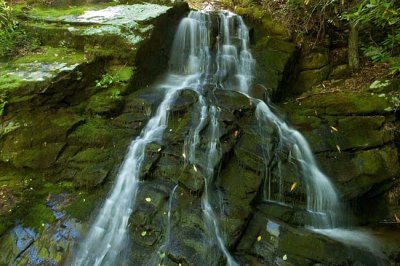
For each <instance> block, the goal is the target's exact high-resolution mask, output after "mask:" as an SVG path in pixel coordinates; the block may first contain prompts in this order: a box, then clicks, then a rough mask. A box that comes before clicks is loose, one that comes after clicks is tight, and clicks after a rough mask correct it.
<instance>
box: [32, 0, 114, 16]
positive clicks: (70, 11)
mask: <svg viewBox="0 0 400 266" xmlns="http://www.w3.org/2000/svg"><path fill="white" fill-rule="evenodd" d="M109 5H110V4H108V5H106V4H101V3H98V4H96V5H81V6H68V7H67V8H48V7H38V6H36V7H34V8H32V9H31V10H30V11H29V12H28V16H30V17H35V18H41V19H50V20H51V19H54V20H56V19H57V18H61V17H65V16H79V15H82V14H83V13H85V12H86V11H88V10H99V9H102V8H104V7H106V6H109Z"/></svg>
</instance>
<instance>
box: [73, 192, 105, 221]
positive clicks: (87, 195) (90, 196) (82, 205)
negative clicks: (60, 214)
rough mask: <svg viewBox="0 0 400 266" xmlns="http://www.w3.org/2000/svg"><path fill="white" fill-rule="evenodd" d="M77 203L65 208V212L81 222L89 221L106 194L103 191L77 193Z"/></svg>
mask: <svg viewBox="0 0 400 266" xmlns="http://www.w3.org/2000/svg"><path fill="white" fill-rule="evenodd" d="M75 193H76V197H75V201H74V202H73V203H72V204H70V205H69V206H67V207H66V208H65V212H66V213H67V214H68V215H71V216H72V217H73V218H76V219H78V220H80V221H87V220H88V219H89V217H90V215H91V214H92V211H93V209H94V208H95V206H96V205H97V204H99V203H100V202H99V200H100V199H101V197H102V196H103V194H104V191H103V190H102V189H96V190H92V191H90V192H88V191H76V192H75Z"/></svg>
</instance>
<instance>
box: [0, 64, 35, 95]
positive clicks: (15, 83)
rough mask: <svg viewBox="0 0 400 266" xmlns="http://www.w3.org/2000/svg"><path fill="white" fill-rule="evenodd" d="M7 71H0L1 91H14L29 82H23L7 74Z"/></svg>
mask: <svg viewBox="0 0 400 266" xmlns="http://www.w3.org/2000/svg"><path fill="white" fill-rule="evenodd" d="M6 71H7V70H5V69H0V73H1V75H0V90H4V91H6V90H7V91H12V90H15V89H18V88H21V87H24V86H25V85H26V84H28V83H29V82H26V81H24V80H22V79H21V78H20V77H18V76H16V75H13V74H10V75H8V74H5V73H6Z"/></svg>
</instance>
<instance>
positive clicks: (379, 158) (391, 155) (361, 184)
mask: <svg viewBox="0 0 400 266" xmlns="http://www.w3.org/2000/svg"><path fill="white" fill-rule="evenodd" d="M318 159H319V161H320V164H321V167H322V169H323V170H324V172H325V173H327V174H328V175H329V176H331V177H333V178H334V180H335V181H336V182H337V183H338V186H339V187H340V189H341V191H342V193H343V194H344V195H345V196H346V197H348V198H354V197H358V196H361V195H363V194H364V193H366V192H367V191H369V190H370V189H371V188H372V187H373V186H374V185H376V184H379V183H384V182H385V181H387V180H391V179H392V178H395V177H396V176H397V175H398V174H399V170H400V168H399V163H398V162H397V151H396V149H394V147H393V146H384V147H383V148H380V149H372V150H367V151H361V152H356V153H340V154H338V153H336V154H332V153H327V154H321V155H318ZM339 165H340V166H339Z"/></svg>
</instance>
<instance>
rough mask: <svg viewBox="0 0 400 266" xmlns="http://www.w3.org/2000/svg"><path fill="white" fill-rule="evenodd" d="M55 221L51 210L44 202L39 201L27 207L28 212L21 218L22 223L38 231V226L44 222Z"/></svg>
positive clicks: (42, 225)
mask: <svg viewBox="0 0 400 266" xmlns="http://www.w3.org/2000/svg"><path fill="white" fill-rule="evenodd" d="M55 221H56V219H55V217H54V215H53V212H52V211H51V210H50V209H49V208H47V207H46V206H45V205H44V204H40V203H39V204H36V205H34V206H33V207H31V208H30V209H29V211H28V214H27V215H26V216H25V217H24V219H23V224H24V225H25V226H28V227H32V228H36V229H38V230H39V231H40V228H43V227H44V225H45V224H51V223H54V222H55Z"/></svg>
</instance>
